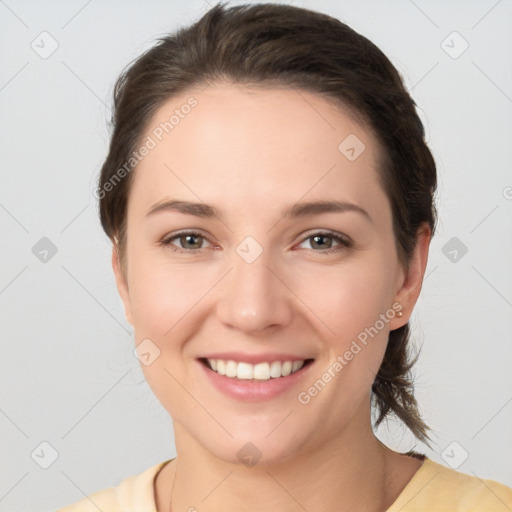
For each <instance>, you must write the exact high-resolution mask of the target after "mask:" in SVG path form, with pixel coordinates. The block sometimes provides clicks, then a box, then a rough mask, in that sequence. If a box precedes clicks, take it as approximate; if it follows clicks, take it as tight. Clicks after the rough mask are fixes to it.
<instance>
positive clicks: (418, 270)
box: [390, 224, 432, 330]
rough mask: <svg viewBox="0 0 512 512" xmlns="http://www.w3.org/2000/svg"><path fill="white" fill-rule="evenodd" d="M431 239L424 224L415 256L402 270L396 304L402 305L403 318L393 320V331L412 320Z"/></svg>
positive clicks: (415, 249)
mask: <svg viewBox="0 0 512 512" xmlns="http://www.w3.org/2000/svg"><path fill="white" fill-rule="evenodd" d="M431 239H432V233H431V231H430V227H429V226H428V224H422V225H421V226H420V228H418V235H417V241H416V246H415V248H414V251H413V254H412V255H411V260H410V262H409V268H407V269H402V271H401V272H400V276H399V280H398V282H397V291H396V293H395V299H394V302H398V303H400V304H401V305H402V309H401V311H402V313H403V316H401V317H400V318H399V317H395V318H394V319H393V320H392V322H391V325H390V327H391V330H394V329H398V328H399V327H402V326H403V325H405V324H406V323H407V322H408V321H409V319H410V318H411V315H412V311H413V309H414V306H415V304H416V301H417V300H418V297H419V295H420V291H421V286H422V284H423V277H424V275H425V269H426V268H427V261H428V249H429V246H430V240H431Z"/></svg>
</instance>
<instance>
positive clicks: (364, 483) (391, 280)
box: [112, 82, 431, 512]
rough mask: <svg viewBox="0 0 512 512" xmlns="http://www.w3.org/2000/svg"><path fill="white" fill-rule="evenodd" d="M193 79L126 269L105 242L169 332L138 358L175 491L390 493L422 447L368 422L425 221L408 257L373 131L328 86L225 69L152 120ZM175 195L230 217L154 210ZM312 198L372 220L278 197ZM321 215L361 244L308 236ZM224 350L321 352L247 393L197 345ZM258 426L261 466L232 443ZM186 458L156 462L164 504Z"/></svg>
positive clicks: (151, 165) (189, 502)
mask: <svg viewBox="0 0 512 512" xmlns="http://www.w3.org/2000/svg"><path fill="white" fill-rule="evenodd" d="M190 96H194V98H196V99H197V101H198V105H197V107H195V108H194V109H192V111H191V113H190V114H189V115H188V116H186V117H185V118H184V119H182V120H180V123H179V124H178V125H177V126H175V128H174V129H173V131H172V132H170V133H169V134H168V135H166V136H165V137H164V138H163V139H162V141H161V142H159V143H158V145H157V146H156V147H155V148H154V149H152V150H151V151H150V152H149V154H148V155H147V156H146V157H145V158H144V159H143V160H142V161H141V162H140V163H139V165H138V166H137V169H136V171H134V172H135V175H134V181H133V183H132V188H131V191H130V196H129V201H128V210H127V243H126V253H125V256H126V261H125V263H126V272H123V271H122V266H121V264H120V261H119V257H118V251H117V249H116V246H115V245H114V250H113V253H112V264H113V269H114V273H115V276H116V282H117V287H118V290H119V293H120V295H121V298H122V300H123V303H124V307H125V314H126V318H127V320H128V321H129V323H130V324H131V325H132V326H133V328H134V332H135V340H136V343H137V344H138V343H140V342H141V341H142V340H144V339H147V338H149V339H150V340H151V341H152V343H154V344H155V345H156V346H157V347H158V349H159V350H160V355H159V357H157V358H156V359H155V360H154V361H153V362H152V363H151V364H150V365H148V366H146V365H141V366H142V369H143V371H144V374H145V377H146V379H147V381H148V383H149V385H150V387H151V388H152V390H153V392H154V393H155V395H156V396H157V398H158V399H159V401H160V402H161V404H162V405H163V407H165V409H166V410H167V411H168V412H169V414H170V415H171V417H172V418H173V422H174V435H175V442H176V449H177V454H178V459H177V460H178V461H179V471H178V473H177V478H176V481H175V484H174V491H173V509H174V510H189V508H190V507H196V508H197V510H200V511H201V512H210V511H211V512H213V511H220V510H226V504H227V503H229V509H230V510H240V511H247V512H249V511H261V510H280V511H283V512H288V511H290V512H291V511H298V510H303V508H304V509H306V510H325V511H334V510H336V511H348V510H358V511H378V510H384V509H385V508H387V507H389V506H390V505H391V504H392V503H393V501H395V499H396V498H397V496H398V495H399V494H400V492H401V491H402V490H403V488H404V487H405V485H406V484H407V483H408V482H409V480H410V479H411V478H412V476H413V475H414V473H415V472H416V471H417V470H418V469H419V467H420V466H421V463H422V462H421V461H419V460H417V459H413V458H411V457H408V456H404V455H401V454H397V453H396V452H394V451H391V450H390V449H388V448H387V447H386V446H384V445H383V444H382V443H381V442H380V441H379V440H378V439H377V438H376V437H375V435H374V433H373V431H372V428H371V422H370V389H371V385H372V382H373V380H374V378H375V374H376V373H377V370H378V368H379V366H380V363H381V361H382V358H383V356H384V351H385V348H386V342H387V339H388V335H389V331H390V330H393V329H397V328H399V327H401V326H402V325H404V324H405V323H406V322H407V321H408V320H409V318H410V316H411V313H412V310H413V307H414V305H415V303H416V301H417V298H418V296H419V293H420V290H421V284H422V280H423V276H424V273H425V268H426V265H427V258H428V248H429V243H430V237H431V234H430V231H429V229H428V227H426V226H425V227H423V228H422V229H421V230H420V231H419V235H418V243H417V245H416V249H415V251H414V254H413V258H412V260H411V262H410V265H409V267H408V268H407V269H404V268H402V266H401V265H400V263H399V260H398V254H397V250H396V246H395V239H394V236H393V231H392V217H391V209H390V204H389V200H388V198H387V196H386V195H385V193H384V191H383V190H382V188H381V187H380V185H379V182H378V175H377V171H378V163H377V162H378V155H379V153H378V151H379V146H378V143H377V141H376V139H375V138H374V136H373V135H372V133H371V131H370V130H369V129H368V128H365V127H364V126H362V125H361V124H359V123H358V122H357V121H356V120H354V118H353V117H351V116H349V115H348V114H347V112H343V111H341V109H340V108H336V107H335V106H334V105H333V104H331V103H329V102H327V101H326V100H325V99H323V98H322V97H320V96H319V95H316V94H313V93H309V92H306V91H300V93H299V92H298V91H296V90H293V89H288V88H272V89H261V88H260V89H255V88H249V87H248V86H247V85H235V84H231V83H228V82H217V83H215V84H211V85H209V86H208V87H206V88H204V87H203V88H202V89H200V88H197V89H191V90H189V91H187V92H185V93H183V94H181V95H179V96H176V97H174V98H172V99H170V100H168V101H167V102H166V103H165V104H164V105H163V106H162V107H161V108H160V109H159V110H158V111H157V112H156V114H155V116H154V118H153V120H152V122H151V123H150V124H149V127H148V130H147V132H146V134H145V136H146V135H150V134H151V130H152V129H154V127H155V126H157V125H158V124H159V123H160V122H164V121H166V120H168V119H169V117H170V116H171V115H172V113H173V111H174V110H175V109H176V108H180V106H181V105H183V103H185V102H186V101H187V99H188V98H189V97H190ZM242 113H243V115H241V114H242ZM349 134H355V135H357V137H358V138H359V139H360V140H361V141H363V143H364V144H365V146H366V149H365V150H364V151H363V153H362V154H361V155H360V156H359V157H358V158H357V159H356V160H355V161H349V160H348V159H347V158H346V157H345V156H344V154H342V153H341V152H340V151H339V150H338V145H339V144H340V142H341V141H343V140H344V139H345V138H346V137H347V136H348V135H349ZM171 198H172V199H179V200H182V201H192V202H204V203H207V204H210V205H213V206H215V207H216V208H217V209H219V210H220V211H221V212H222V215H223V222H221V221H220V220H215V219H211V218H200V217H195V216H192V215H187V214H184V213H179V212H175V211H164V212H160V213H158V214H154V215H150V216H147V212H148V211H149V210H150V209H151V207H152V206H153V205H154V204H156V203H159V202H161V201H165V200H169V199H171ZM315 200H340V201H341V200H343V201H349V202H351V203H354V204H356V205H358V206H360V207H361V208H364V209H365V210H366V211H367V212H368V214H369V216H370V220H366V218H365V216H363V215H361V214H359V213H357V212H354V211H347V212H343V213H339V212H330V213H322V214H319V215H311V216H308V217H304V218H295V219H294V218H290V219H288V218H284V217H283V216H282V214H281V211H282V209H283V208H285V207H286V206H291V205H294V204H295V203H297V202H304V201H315ZM185 229H190V230H193V231H197V230H199V231H200V232H201V234H202V235H203V236H204V238H203V239H201V238H197V239H192V240H190V239H189V240H188V241H187V239H183V238H182V239H181V241H180V238H179V237H178V238H175V239H174V240H173V242H172V243H173V245H174V248H175V249H178V252H175V251H173V250H172V249H171V248H170V247H171V246H165V245H161V244H160V243H159V242H160V241H161V240H162V239H164V238H169V235H172V234H173V233H176V232H178V231H180V230H185ZM320 230H322V231H324V230H329V231H333V232H335V233H341V234H344V235H346V236H348V237H350V238H351V239H352V241H353V246H352V247H350V248H343V246H341V250H340V251H337V252H334V253H332V254H323V253H324V252H325V249H328V248H329V247H336V246H340V244H339V242H337V241H336V239H332V238H326V239H324V242H323V245H322V241H321V240H320V242H319V243H317V244H315V240H314V239H312V238H311V237H312V236H313V235H314V234H315V233H317V232H318V231H320ZM247 236H252V237H253V238H254V239H255V240H256V241H257V242H258V244H259V245H260V246H261V248H262V249H263V252H262V253H261V255H260V256H259V257H258V258H257V259H256V260H255V261H254V262H253V263H250V264H249V263H247V262H246V261H245V260H244V259H242V258H241V257H240V256H239V255H238V254H237V252H236V248H237V246H238V245H239V244H240V243H241V242H242V241H243V240H244V239H245V237H247ZM317 242H318V241H317ZM187 243H188V245H187ZM196 248H202V249H201V251H200V252H199V253H197V249H196ZM179 249H181V251H182V252H179ZM194 250H195V251H196V253H195V255H193V252H194ZM186 251H188V253H186ZM228 271H229V272H228ZM395 302H398V303H400V304H401V305H402V311H403V316H402V317H400V318H399V317H396V316H395V317H394V318H392V319H391V320H389V322H388V323H386V324H385V327H384V328H383V329H381V330H380V331H379V333H378V335H376V336H374V337H373V339H371V341H370V342H369V343H368V344H367V345H366V346H365V347H364V348H363V349H362V350H361V351H360V352H359V353H358V354H357V355H356V356H355V357H354V358H353V359H352V360H351V361H350V362H349V363H348V364H347V365H346V366H345V367H344V368H343V371H341V372H340V373H339V374H337V375H336V377H335V378H333V379H332V380H331V381H330V382H329V383H328V385H327V386H326V387H325V388H324V389H323V390H322V391H321V392H320V393H318V395H317V396H315V397H313V398H312V399H311V401H310V402H309V403H308V404H307V405H302V404H301V403H299V401H298V399H297V396H298V394H299V393H300V392H301V391H305V390H307V389H308V388H309V387H310V386H311V385H312V384H313V383H314V382H315V380H317V379H318V378H320V377H321V376H322V374H323V373H324V372H325V371H326V370H327V368H328V367H329V366H330V365H331V364H332V362H333V361H335V360H336V357H337V356H338V355H340V354H344V353H345V351H346V350H347V349H348V348H349V347H350V345H351V343H352V341H353V340H355V339H356V337H357V335H358V334H359V333H360V332H362V331H364V329H365V328H368V327H370V326H373V325H374V324H375V322H376V320H378V319H379V315H380V314H382V313H385V312H386V311H388V310H389V309H390V308H391V307H392V304H393V303H395ZM228 350H236V351H240V352H245V353H252V354H254V353H261V352H291V353H296V354H298V355H301V356H303V355H307V356H308V357H313V358H314V359H315V361H314V362H313V364H312V366H311V367H310V368H309V370H308V372H309V373H308V374H307V375H308V377H307V378H303V379H302V380H300V382H299V384H297V385H296V386H295V387H294V388H293V389H291V390H287V391H286V392H284V393H282V394H281V395H278V396H277V397H275V398H272V399H269V400H265V401H260V402H247V401H245V402H244V401H243V400H237V399H234V398H231V397H227V396H226V395H224V394H223V393H221V392H220V391H218V390H217V389H216V388H214V387H213V386H212V385H211V384H210V383H209V382H208V381H207V379H206V378H205V376H204V375H203V371H202V370H201V368H200V367H199V363H198V361H197V360H196V358H197V357H199V356H201V355H203V354H206V353H211V352H221V351H228ZM199 404H200V405H199ZM227 431H228V432H229V434H228V432H227ZM247 442H251V443H253V444H254V445H255V446H256V447H257V448H258V449H259V451H260V452H261V454H262V456H261V459H260V460H259V462H258V463H257V464H256V465H255V466H253V467H250V468H248V467H246V466H244V465H243V464H241V463H240V461H239V460H238V457H237V452H238V451H239V450H240V449H241V448H242V446H244V445H245V444H246V443H247ZM175 470H176V461H172V462H170V463H169V464H167V465H166V466H164V468H163V469H162V470H161V471H160V473H159V474H158V475H157V477H156V479H155V496H156V503H157V508H158V511H159V512H163V511H169V510H170V505H169V503H170V498H171V487H172V482H173V478H174V475H175ZM227 475H229V476H227ZM362 476H364V478H363V477H362ZM226 477H227V478H226ZM221 482H222V483H221ZM219 484H220V485H219ZM206 496H207V499H205V497H206ZM203 499H204V501H202V500H203ZM299 504H300V505H299ZM302 507H303V508H302Z"/></svg>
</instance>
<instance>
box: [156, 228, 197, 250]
mask: <svg viewBox="0 0 512 512" xmlns="http://www.w3.org/2000/svg"><path fill="white" fill-rule="evenodd" d="M175 240H176V241H177V244H174V243H173V242H174V241H175ZM206 241H207V240H206V238H205V237H204V236H203V235H201V234H200V233H196V232H194V231H187V232H182V233H178V234H176V235H173V236H171V237H167V238H165V239H163V240H162V241H161V244H162V245H166V246H169V247H170V248H171V249H172V250H173V251H180V252H199V251H200V250H202V249H203V247H202V245H203V243H204V242H206ZM178 244H179V245H178Z"/></svg>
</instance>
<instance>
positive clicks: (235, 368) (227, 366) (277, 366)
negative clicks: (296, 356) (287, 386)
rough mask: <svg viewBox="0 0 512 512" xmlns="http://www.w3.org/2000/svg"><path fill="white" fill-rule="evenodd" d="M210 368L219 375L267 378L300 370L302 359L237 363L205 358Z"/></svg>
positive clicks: (240, 377) (302, 364)
mask: <svg viewBox="0 0 512 512" xmlns="http://www.w3.org/2000/svg"><path fill="white" fill-rule="evenodd" d="M207 361H208V364H209V365H210V368H211V369H212V370H213V371H215V372H217V373H218V374H219V375H225V376H226V377H231V378H235V377H236V378H238V379H257V380H269V379H270V378H273V379H276V378H278V377H286V376H287V375H290V374H291V373H294V372H296V371H297V370H300V369H301V368H302V367H303V366H304V361H293V362H292V361H283V362H281V361H273V362H272V363H259V364H249V363H237V362H236V361H224V360H223V359H207Z"/></svg>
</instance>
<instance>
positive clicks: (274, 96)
mask: <svg viewBox="0 0 512 512" xmlns="http://www.w3.org/2000/svg"><path fill="white" fill-rule="evenodd" d="M145 141H146V145H147V146H148V147H149V146H151V149H150V150H149V151H148V152H147V154H146V156H144V158H143V159H141V161H140V162H139V164H138V165H137V168H136V172H135V176H134V182H133V184H132V192H131V195H134V196H135V197H134V199H133V200H134V201H136V202H137V203H141V204H145V205H146V206H147V207H148V208H149V207H150V206H151V205H152V204H153V203H154V202H156V201H158V200H161V199H162V198H163V197H165V195H169V196H172V197H175V196H179V197H180V198H183V199H194V200H196V201H197V200H198V199H200V200H204V201H205V202H208V203H212V204H217V205H218V203H219V201H221V202H224V205H220V206H224V207H225V209H228V207H229V205H231V204H232V205H235V204H236V203H237V201H238V205H244V204H246V203H247V202H253V203H257V204H260V205H261V206H262V207H266V208H268V207H269V206H270V205H271V204H273V203H274V202H276V201H280V202H283V203H287V204H288V203H292V202H297V201H299V200H300V199H301V198H302V197H304V196H306V195H307V196H308V197H307V199H308V200H313V199H315V197H316V196H318V197H321V199H338V200H344V199H349V198H350V199H351V200H352V201H353V202H357V201H359V202H363V203H369V202H370V203H371V202H372V198H373V199H374V200H375V199H376V195H379V194H380V195H381V196H382V193H383V192H382V190H380V187H379V184H378V175H377V162H378V154H377V150H378V145H377V142H376V140H375V138H374V136H373V134H372V133H371V131H370V130H369V129H367V128H365V127H364V126H363V125H361V124H360V123H359V122H358V121H356V120H355V118H354V117H353V116H352V115H351V113H350V112H349V111H348V110H346V109H343V107H341V106H338V105H335V104H333V103H332V102H329V101H328V100H327V99H325V98H323V97H322V96H320V95H317V94H315V93H311V92H307V91H304V90H298V89H294V88H287V87H279V88H271V89H269V88H262V87H258V88H255V87H249V86H247V85H241V84H231V83H215V84H210V85H209V86H207V87H204V86H203V87H202V88H193V89H190V90H188V91H186V92H184V93H181V94H180V95H177V96H175V97H173V98H171V99H169V100H168V101H166V102H165V103H164V104H163V105H162V106H161V107H160V108H159V109H158V110H157V112H156V113H155V115H154V116H153V118H152V119H151V121H150V123H149V124H148V127H147V129H146V131H145V133H144V135H143V137H142V143H143V144H144V142H145ZM349 196H350V197H349ZM227 197H229V200H230V202H229V203H227V202H226V199H227ZM131 200H132V199H131V198H130V201H131ZM148 203H151V204H148ZM269 203H270V204H269ZM375 213H378V212H375Z"/></svg>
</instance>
